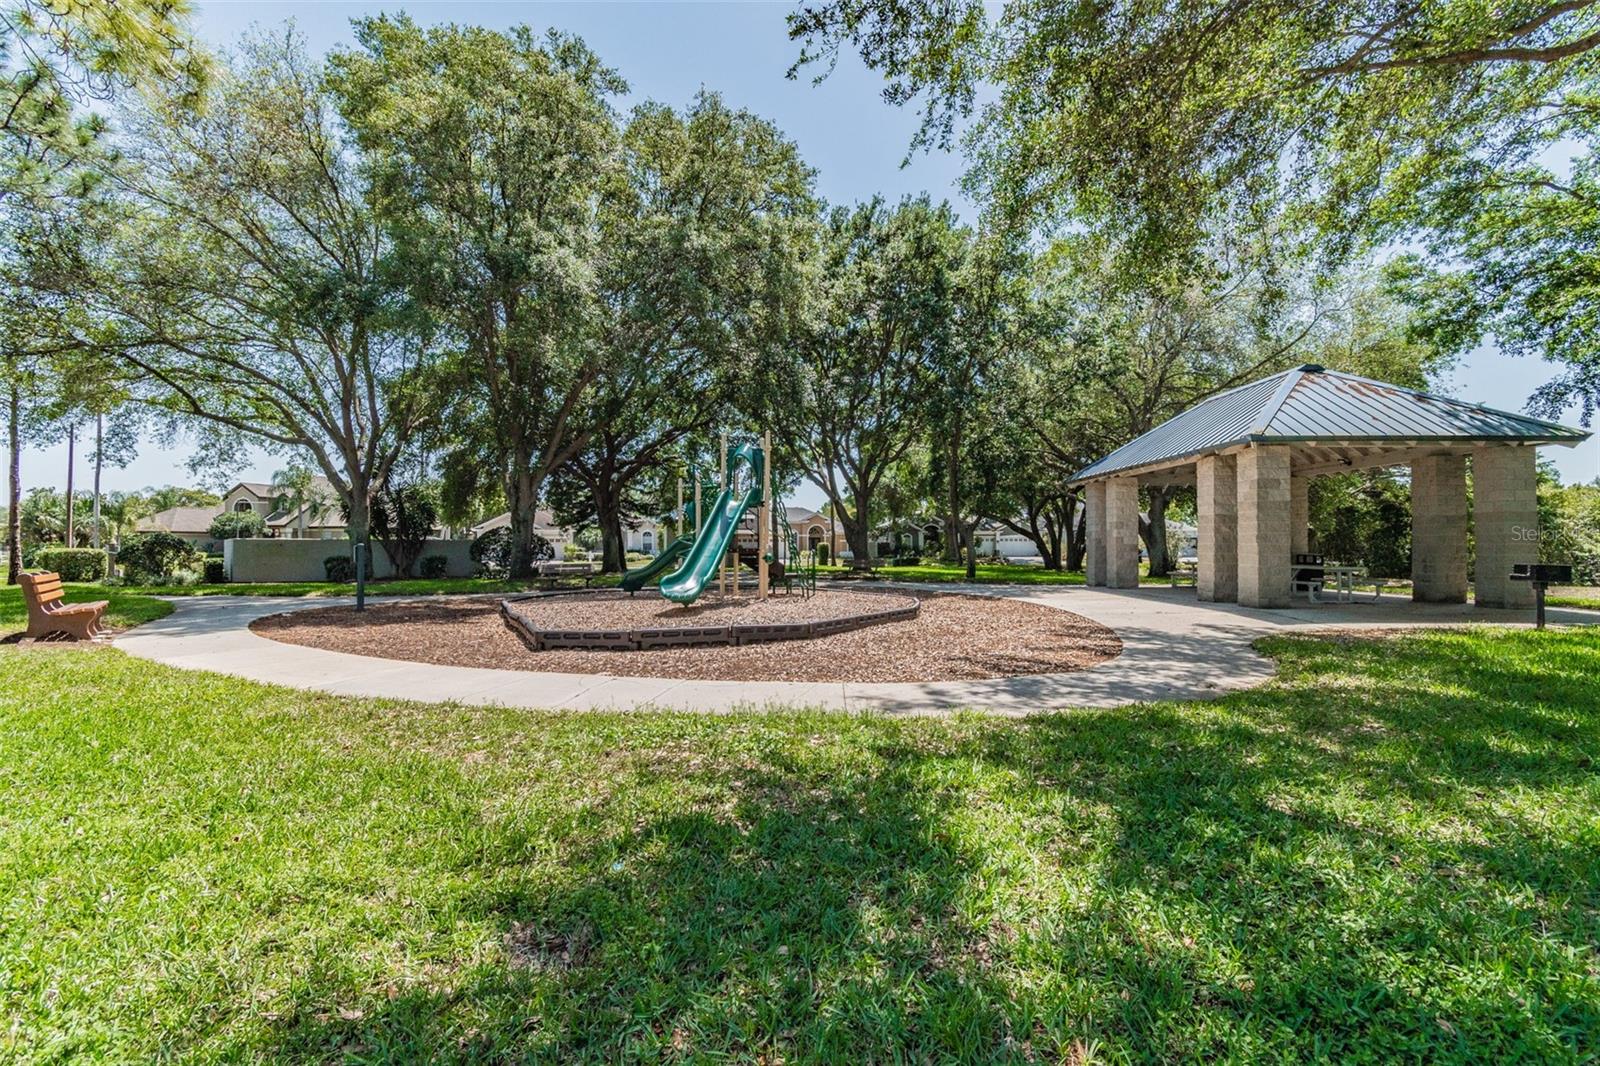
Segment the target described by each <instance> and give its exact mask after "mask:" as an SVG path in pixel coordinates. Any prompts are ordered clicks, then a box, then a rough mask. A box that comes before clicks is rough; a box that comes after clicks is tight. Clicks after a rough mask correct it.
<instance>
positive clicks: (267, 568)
mask: <svg viewBox="0 0 1600 1066" xmlns="http://www.w3.org/2000/svg"><path fill="white" fill-rule="evenodd" d="M471 549H472V542H471V541H470V540H430V541H428V542H427V543H426V544H425V545H424V546H423V549H422V555H421V556H420V557H419V560H420V559H426V558H427V557H428V556H430V555H442V556H444V557H445V559H446V564H445V576H447V577H471V576H472V570H473V567H472V555H471V554H470V553H471ZM349 553H350V542H349V541H347V540H286V539H272V538H267V537H250V538H239V537H236V538H234V539H233V540H230V541H227V542H225V543H224V544H223V546H222V565H223V567H224V568H225V569H226V570H227V572H228V580H229V581H240V582H244V581H252V582H253V581H323V580H326V579H327V571H326V570H324V569H323V567H322V560H324V559H326V558H327V557H328V556H330V555H348V554H349ZM421 565H422V564H421V562H420V561H419V562H418V564H417V568H418V572H419V573H420V571H421ZM393 575H394V566H393V565H392V564H391V563H390V562H389V555H388V553H387V552H385V551H384V550H383V545H381V544H379V543H378V542H376V541H374V542H373V544H372V576H373V577H375V578H384V577H392V576H393Z"/></svg>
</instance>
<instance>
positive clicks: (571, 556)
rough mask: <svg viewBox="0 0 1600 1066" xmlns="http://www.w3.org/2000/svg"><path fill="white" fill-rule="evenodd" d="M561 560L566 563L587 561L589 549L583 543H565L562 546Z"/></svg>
mask: <svg viewBox="0 0 1600 1066" xmlns="http://www.w3.org/2000/svg"><path fill="white" fill-rule="evenodd" d="M561 561H562V562H564V563H586V562H588V561H589V549H588V548H585V547H584V546H583V545H582V544H563V545H562V546H561Z"/></svg>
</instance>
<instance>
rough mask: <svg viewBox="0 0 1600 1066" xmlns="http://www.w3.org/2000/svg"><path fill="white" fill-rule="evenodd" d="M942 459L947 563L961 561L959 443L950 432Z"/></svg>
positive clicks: (945, 557)
mask: <svg viewBox="0 0 1600 1066" xmlns="http://www.w3.org/2000/svg"><path fill="white" fill-rule="evenodd" d="M944 455H945V461H944V486H945V493H944V556H943V559H944V561H945V562H947V563H959V562H960V561H961V536H960V535H961V491H960V489H961V466H960V458H961V456H960V443H959V440H958V439H956V438H955V435H953V434H952V439H951V440H947V441H946V442H945V451H944Z"/></svg>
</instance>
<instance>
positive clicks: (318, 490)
mask: <svg viewBox="0 0 1600 1066" xmlns="http://www.w3.org/2000/svg"><path fill="white" fill-rule="evenodd" d="M292 495H293V494H292V493H291V492H289V491H288V490H286V489H285V488H284V487H283V486H281V485H272V484H269V483H267V482H263V481H241V482H239V483H238V484H237V485H235V486H234V487H233V488H231V489H229V490H228V491H227V493H225V494H224V495H223V497H222V507H221V509H220V510H219V511H218V513H219V514H221V513H222V512H225V511H227V512H240V513H242V512H246V511H254V512H255V513H256V514H258V515H260V516H261V519H262V521H264V522H265V523H266V524H267V535H268V536H269V537H289V538H292V539H296V540H338V539H341V538H343V537H344V536H345V523H344V515H343V514H342V513H341V512H340V510H339V494H338V493H337V492H336V491H335V490H334V487H333V483H332V482H331V481H329V480H328V479H327V478H325V477H323V476H322V475H320V474H318V475H316V476H315V477H313V478H312V479H311V485H310V493H309V495H310V496H311V497H312V500H311V501H310V502H307V503H304V504H302V505H301V506H298V507H295V506H293V505H292V503H291V500H290V497H291V496H292Z"/></svg>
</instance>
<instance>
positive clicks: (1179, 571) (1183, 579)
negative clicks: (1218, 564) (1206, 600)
mask: <svg viewBox="0 0 1600 1066" xmlns="http://www.w3.org/2000/svg"><path fill="white" fill-rule="evenodd" d="M1167 580H1168V581H1170V582H1172V587H1173V588H1177V587H1178V586H1180V585H1191V586H1195V587H1198V586H1199V584H1200V565H1199V564H1198V563H1187V562H1180V563H1179V564H1178V565H1177V566H1174V567H1173V568H1172V569H1171V570H1169V571H1168V572H1167Z"/></svg>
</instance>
